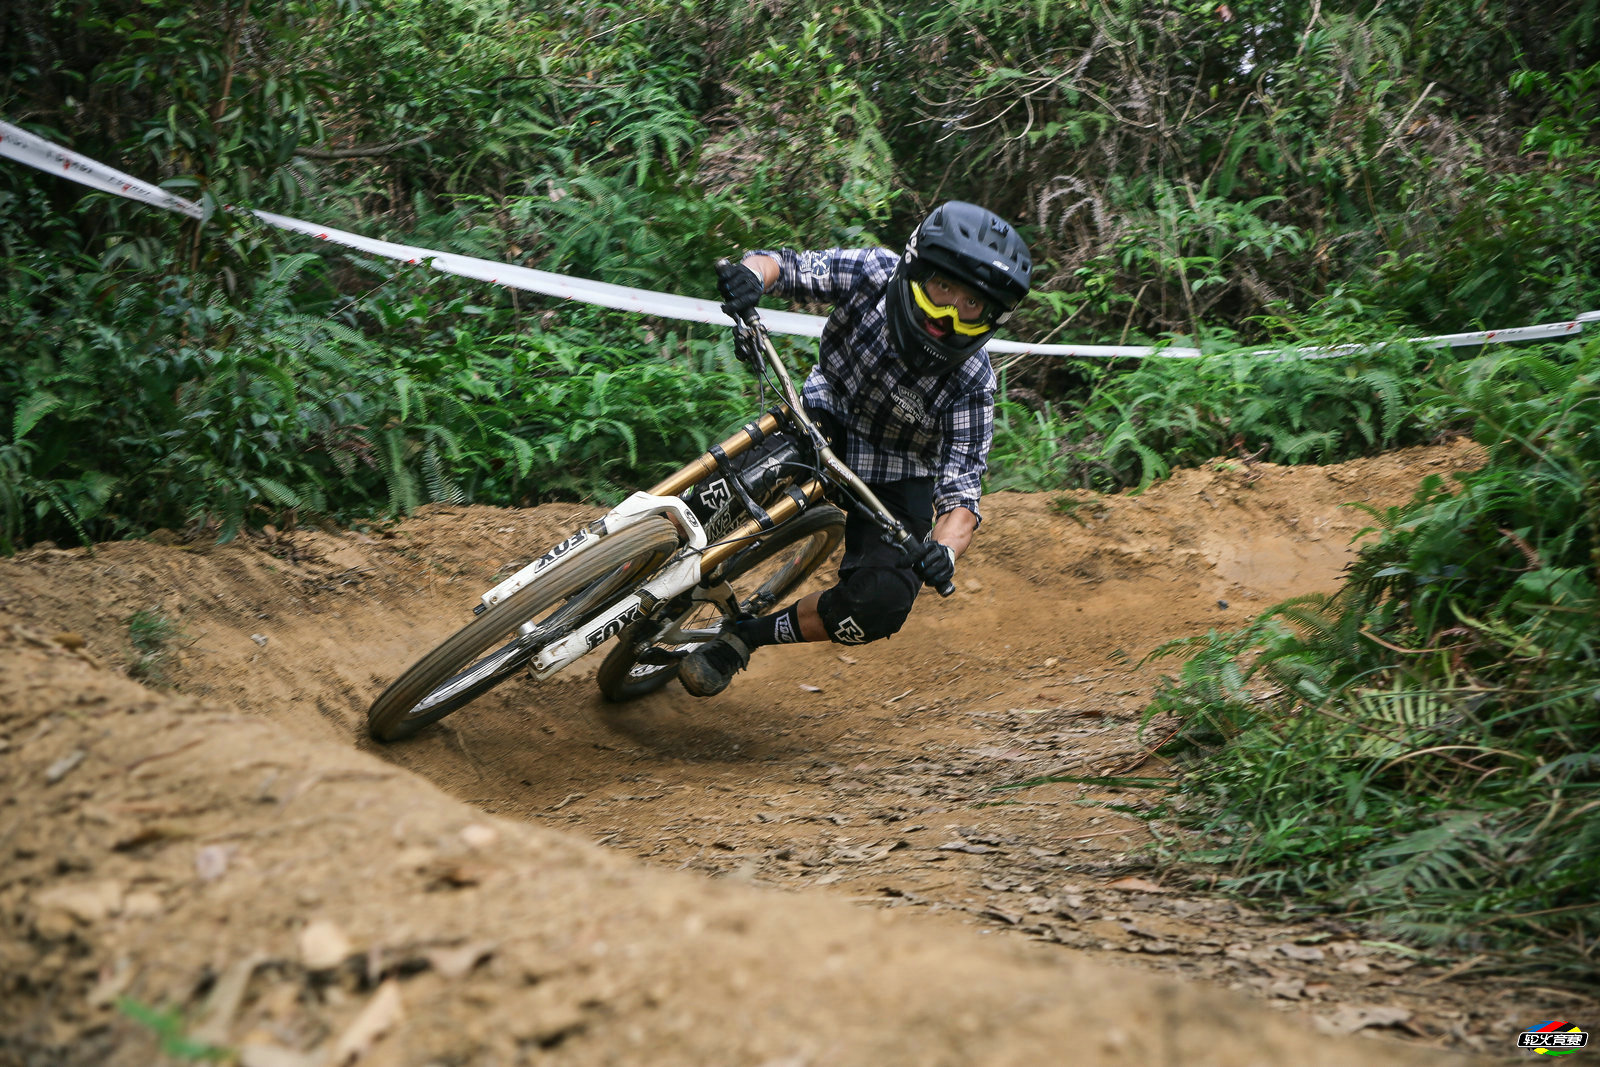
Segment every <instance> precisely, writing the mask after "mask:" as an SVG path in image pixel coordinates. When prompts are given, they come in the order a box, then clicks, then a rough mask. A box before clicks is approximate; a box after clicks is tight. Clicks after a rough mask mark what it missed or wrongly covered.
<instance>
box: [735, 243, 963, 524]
mask: <svg viewBox="0 0 1600 1067" xmlns="http://www.w3.org/2000/svg"><path fill="white" fill-rule="evenodd" d="M761 254H762V255H767V256H771V257H772V258H774V259H776V260H777V261H778V262H779V264H780V265H781V270H780V271H779V274H778V280H777V282H775V283H774V284H773V286H772V289H771V292H773V293H774V294H776V295H778V296H783V297H787V298H789V299H791V300H795V301H799V302H802V303H827V304H832V305H833V312H832V313H831V314H830V315H829V316H828V321H827V324H826V325H825V326H824V327H823V328H822V341H821V343H820V344H819V346H818V353H819V355H818V360H817V365H816V366H815V367H814V368H812V371H811V374H810V375H809V376H808V377H807V378H806V382H805V387H804V389H803V399H804V401H805V404H806V406H807V407H808V408H820V409H822V410H824V411H827V412H829V413H831V414H832V415H833V416H834V417H835V418H837V419H838V420H839V422H840V424H841V425H843V426H844V428H845V430H846V431H847V435H846V440H845V443H844V447H843V449H842V452H841V456H840V458H841V459H843V460H844V461H845V463H847V464H849V466H850V468H851V469H852V470H854V471H855V472H856V473H857V474H858V475H860V476H861V479H862V480H863V481H865V482H867V483H868V484H869V485H870V484H872V483H874V482H890V481H896V480H899V479H901V478H920V477H928V476H934V488H933V503H934V510H935V512H936V513H937V514H939V515H943V514H945V513H946V512H948V511H954V510H955V509H956V508H958V507H963V508H966V509H967V510H968V511H970V512H972V513H973V514H974V515H978V516H979V517H980V519H981V517H982V516H981V514H980V513H979V511H978V498H979V497H980V496H981V495H982V488H981V482H982V478H983V472H984V470H985V469H986V468H987V466H988V457H989V446H990V445H991V444H992V443H993V441H994V391H995V377H994V369H993V368H992V367H990V366H989V354H988V352H986V351H985V350H984V349H983V348H981V347H980V348H978V349H977V350H976V351H975V352H973V353H972V355H970V356H968V357H967V359H966V361H965V362H963V363H962V364H961V365H960V366H958V367H956V368H955V369H954V370H952V371H951V372H949V373H948V374H943V375H938V374H936V375H923V374H917V373H916V372H914V371H913V370H912V369H911V368H910V367H909V366H908V365H907V364H906V362H905V360H903V359H901V358H900V354H899V353H898V352H896V351H895V350H894V347H893V346H892V345H891V344H890V343H889V320H888V315H887V311H886V309H885V299H884V298H885V295H886V294H887V292H888V288H889V276H890V275H891V274H892V273H893V272H894V268H895V264H896V263H898V262H899V259H900V257H899V256H898V255H896V254H895V253H893V252H890V251H888V250H886V249H882V248H832V249H827V250H825V251H808V252H797V251H794V250H793V249H788V248H785V249H782V250H779V251H764V252H762V253H761Z"/></svg>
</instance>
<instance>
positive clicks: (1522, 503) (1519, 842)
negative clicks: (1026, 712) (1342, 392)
mask: <svg viewBox="0 0 1600 1067" xmlns="http://www.w3.org/2000/svg"><path fill="white" fill-rule="evenodd" d="M1434 400H1435V402H1436V403H1438V404H1440V405H1443V406H1448V407H1450V408H1453V409H1454V410H1455V411H1456V412H1457V413H1458V414H1459V415H1460V416H1462V417H1466V418H1470V419H1471V420H1472V421H1473V423H1474V425H1475V426H1476V433H1477V437H1478V440H1479V441H1480V442H1482V444H1483V445H1484V446H1485V447H1486V448H1487V449H1488V452H1489V462H1488V464H1487V466H1486V467H1485V468H1484V469H1483V470H1481V471H1479V472H1477V473H1474V474H1470V475H1463V476H1461V477H1460V482H1461V484H1460V486H1459V487H1458V488H1456V489H1454V490H1452V489H1449V488H1447V487H1446V486H1444V485H1443V484H1441V482H1440V481H1439V479H1438V478H1437V477H1434V478H1430V479H1428V480H1427V481H1426V482H1425V483H1424V484H1423V486H1422V488H1421V489H1420V490H1419V492H1418V494H1417V496H1416V498H1415V499H1414V500H1413V501H1412V502H1411V503H1410V504H1409V505H1407V506H1405V507H1401V508H1394V509H1390V510H1388V511H1385V512H1381V513H1376V512H1375V513H1374V518H1375V519H1376V520H1377V521H1378V523H1379V528H1380V530H1381V533H1382V536H1381V538H1380V539H1379V541H1378V542H1377V543H1376V544H1374V545H1372V546H1370V547H1368V548H1366V549H1365V550H1364V551H1363V552H1362V553H1361V555H1360V558H1359V561H1358V562H1357V564H1356V565H1355V567H1354V568H1353V570H1352V571H1351V573H1350V575H1349V577H1348V579H1347V581H1346V583H1345V585H1344V587H1343V588H1342V589H1341V591H1340V592H1339V593H1338V594H1337V595H1336V596H1333V597H1307V598H1300V599H1297V600H1293V601H1288V602H1286V603H1284V604H1280V605H1278V606H1277V607H1275V608H1273V609H1272V610H1271V611H1269V612H1267V613H1266V614H1265V615H1263V616H1261V617H1260V618H1259V619H1257V620H1256V621H1255V622H1254V623H1253V624H1251V625H1250V626H1249V627H1247V628H1246V629H1244V630H1242V631H1239V632H1237V633H1231V634H1219V633H1213V634H1210V635H1207V636H1205V637H1203V638H1197V639H1193V640H1190V641H1185V642H1179V643H1177V644H1175V645H1172V646H1168V647H1167V648H1165V649H1163V650H1162V653H1163V654H1170V653H1172V652H1176V651H1180V650H1184V651H1189V652H1191V653H1193V655H1192V658H1190V659H1189V661H1188V662H1187V663H1186V664H1185V665H1184V667H1183V668H1182V671H1181V673H1180V676H1179V677H1178V678H1177V679H1174V680H1172V681H1171V682H1170V683H1169V685H1168V686H1167V687H1166V688H1165V689H1164V690H1163V691H1162V692H1161V693H1160V694H1159V696H1158V697H1157V699H1156V701H1155V702H1154V703H1153V704H1152V705H1151V708H1150V709H1149V712H1148V714H1151V715H1153V714H1156V713H1159V712H1172V713H1174V714H1175V715H1177V716H1178V717H1179V718H1180V719H1181V720H1182V723H1183V727H1182V731H1181V734H1180V737H1179V744H1180V746H1183V747H1184V748H1186V750H1187V751H1188V753H1189V755H1188V757H1187V758H1186V769H1185V770H1184V772H1183V774H1182V776H1181V777H1180V779H1179V782H1180V789H1181V791H1182V793H1183V794H1184V795H1185V796H1186V797H1187V798H1188V806H1187V808H1186V818H1187V819H1188V821H1190V822H1191V823H1192V824H1194V825H1195V826H1197V827H1199V828H1201V829H1202V830H1204V831H1206V832H1207V834H1209V835H1210V844H1209V847H1206V848H1203V849H1200V850H1198V851H1191V852H1189V853H1188V854H1187V858H1188V859H1189V860H1190V861H1194V862H1199V863H1202V864H1209V865H1215V866H1217V867H1220V868H1221V869H1222V870H1223V871H1224V872H1225V873H1226V883H1227V884H1229V885H1232V886H1234V887H1237V888H1239V889H1242V890H1247V891H1252V892H1261V893H1266V894H1275V893H1279V892H1293V893H1304V894H1310V895H1312V897H1313V898H1314V899H1316V900H1319V901H1321V902H1323V903H1324V904H1326V905H1329V906H1333V907H1337V908H1340V909H1342V910H1344V911H1346V912H1347V913H1350V914H1355V915H1360V916H1365V917H1371V918H1373V919H1375V920H1378V921H1381V922H1383V923H1386V924H1389V925H1392V926H1394V927H1397V928H1398V929H1400V930H1401V931H1403V932H1405V933H1408V934H1410V935H1413V936H1415V937H1418V938H1420V939H1423V940H1425V941H1435V942H1437V941H1452V942H1465V943H1468V944H1472V945H1474V946H1479V947H1482V946H1492V945H1524V944H1539V945H1543V946H1545V949H1546V950H1548V949H1550V948H1557V949H1559V952H1558V953H1557V954H1555V955H1552V954H1550V953H1548V951H1546V952H1543V953H1542V954H1541V956H1540V965H1541V966H1557V967H1563V968H1566V969H1569V970H1574V971H1584V970H1587V971H1588V972H1590V973H1591V974H1592V973H1593V971H1594V968H1595V962H1596V961H1595V959H1594V957H1593V953H1592V945H1593V944H1594V939H1595V937H1596V934H1597V933H1600V903H1597V902H1596V900H1595V897H1594V886H1595V884H1596V881H1597V879H1600V714H1597V710H1596V708H1597V704H1600V686H1597V684H1596V681H1595V680H1596V678H1597V677H1600V596H1597V590H1596V584H1595V577H1596V564H1597V562H1600V476H1597V472H1600V444H1597V441H1600V434H1597V431H1600V343H1597V342H1591V343H1589V344H1587V345H1582V346H1580V345H1576V344H1574V345H1569V346H1567V347H1565V348H1547V349H1543V350H1539V351H1533V352H1524V353H1513V354H1505V355H1498V354H1497V355H1493V356H1485V357H1482V358H1480V359H1477V360H1474V361H1471V362H1468V363H1466V364H1463V365H1461V366H1459V367H1453V368H1449V369H1447V370H1446V371H1445V373H1444V374H1443V375H1442V379H1441V385H1440V386H1439V388H1438V390H1437V393H1436V396H1435V397H1434Z"/></svg>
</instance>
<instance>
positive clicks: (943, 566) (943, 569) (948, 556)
mask: <svg viewBox="0 0 1600 1067" xmlns="http://www.w3.org/2000/svg"><path fill="white" fill-rule="evenodd" d="M911 572H912V573H913V574H915V575H916V576H917V577H918V578H921V579H922V581H923V584H925V585H931V586H933V587H934V588H935V589H937V588H939V587H940V586H943V585H947V584H949V582H950V579H952V578H954V577H955V576H956V553H955V549H953V548H951V547H950V546H949V545H947V544H944V543H942V542H940V541H935V540H934V539H933V538H932V537H929V538H928V539H927V540H926V541H924V542H922V544H921V546H919V547H918V548H916V549H913V550H912V555H911Z"/></svg>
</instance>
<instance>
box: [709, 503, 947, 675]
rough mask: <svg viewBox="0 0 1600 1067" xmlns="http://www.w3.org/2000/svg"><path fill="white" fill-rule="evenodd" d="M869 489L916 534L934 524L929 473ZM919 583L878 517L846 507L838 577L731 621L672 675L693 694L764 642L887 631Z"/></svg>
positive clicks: (743, 662)
mask: <svg viewBox="0 0 1600 1067" xmlns="http://www.w3.org/2000/svg"><path fill="white" fill-rule="evenodd" d="M873 491H874V492H875V493H877V495H878V498H879V499H880V500H882V501H883V504H884V506H885V507H886V508H888V509H889V511H890V512H891V513H892V514H893V515H894V516H895V518H897V519H899V520H900V522H901V523H902V524H903V525H905V527H906V529H907V530H909V531H910V532H911V534H912V536H913V537H915V538H916V539H917V540H919V541H920V540H922V539H923V538H924V537H926V536H927V535H928V532H929V531H930V530H931V529H932V528H933V480H932V479H931V478H910V479H906V480H904V481H899V482H890V483H886V484H883V485H877V486H874V487H873ZM921 587H922V582H921V581H920V580H919V579H918V578H917V577H916V575H915V574H913V573H912V572H911V568H910V567H909V566H908V565H907V564H906V562H905V560H904V558H903V557H902V555H901V553H900V550H899V549H897V548H895V547H894V546H892V545H889V544H886V543H885V542H884V541H883V538H882V537H881V536H880V531H879V528H878V527H877V525H876V524H875V523H872V522H871V521H870V520H868V519H865V518H864V517H862V516H860V515H857V514H855V513H851V515H850V517H849V519H848V520H846V523H845V554H844V559H843V561H842V562H841V564H840V566H839V581H838V583H837V584H835V585H834V586H833V587H832V588H830V589H826V590H823V591H822V592H821V593H812V594H810V595H808V596H805V597H803V598H801V599H800V600H798V601H796V602H795V603H793V604H791V605H789V607H787V608H785V609H784V610H783V611H780V612H776V613H774V614H772V615H766V616H763V617H761V618H759V619H746V620H743V621H741V622H737V623H735V624H734V625H733V626H732V627H730V628H729V629H728V631H727V633H726V634H725V635H724V636H723V637H720V638H717V639H716V640H713V641H710V642H707V643H706V644H705V645H703V646H702V647H701V648H699V649H697V650H696V651H694V652H692V653H690V654H689V655H688V656H687V657H685V658H684V660H683V662H682V663H681V664H680V666H679V669H678V679H679V681H681V682H682V683H683V687H684V688H685V689H687V690H688V691H689V692H691V693H694V694H695V695H696V696H711V695H712V694H714V693H720V692H721V691H722V690H723V689H725V688H727V685H728V683H729V682H730V681H732V680H733V676H734V675H735V674H736V673H738V672H739V671H741V670H743V669H744V668H745V667H746V666H747V665H748V664H749V662H750V654H751V652H753V651H754V650H755V649H757V648H761V647H762V646H764V645H773V644H790V643H795V642H801V641H826V640H832V641H836V642H838V643H840V644H850V645H859V644H865V643H866V642H868V641H876V640H879V639H880V638H884V637H888V636H890V635H891V634H894V633H895V632H897V631H898V630H899V629H900V626H901V625H902V624H903V623H904V622H905V620H906V616H907V615H909V614H910V612H911V605H912V603H913V602H914V601H915V600H916V597H917V592H918V590H920V589H921Z"/></svg>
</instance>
